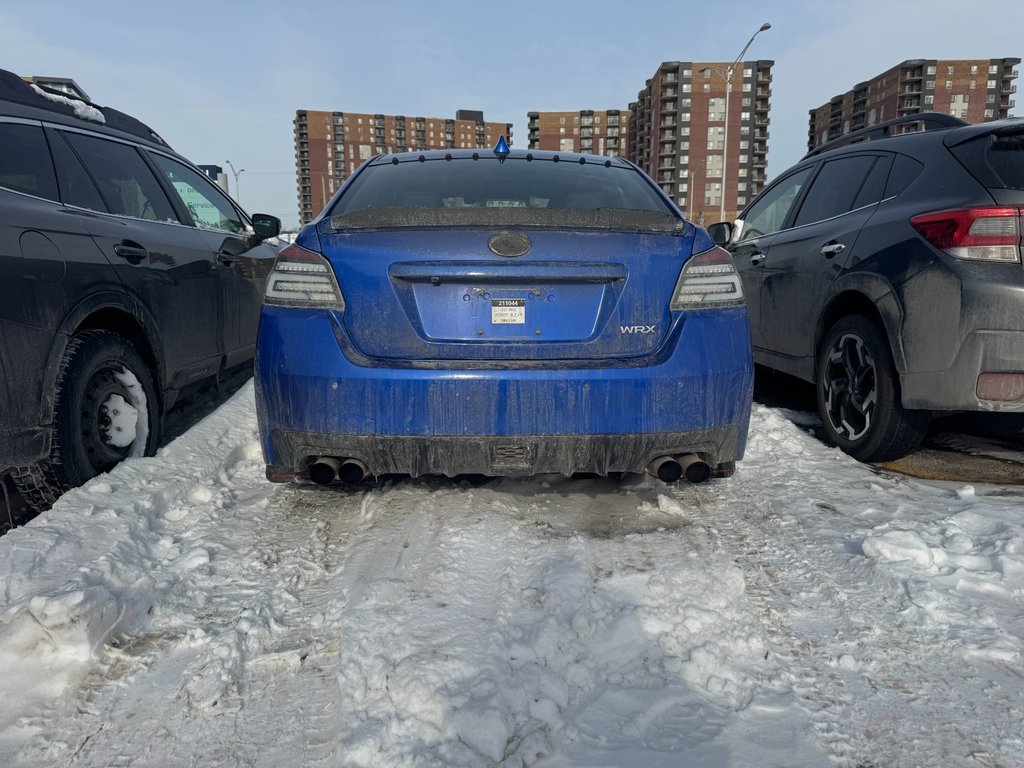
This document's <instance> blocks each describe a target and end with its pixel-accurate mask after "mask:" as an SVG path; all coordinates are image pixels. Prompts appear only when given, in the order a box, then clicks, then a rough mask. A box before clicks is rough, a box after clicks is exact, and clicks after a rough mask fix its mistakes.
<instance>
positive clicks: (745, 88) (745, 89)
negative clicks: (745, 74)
mask: <svg viewBox="0 0 1024 768" xmlns="http://www.w3.org/2000/svg"><path fill="white" fill-rule="evenodd" d="M751 90H752V89H751V87H750V83H744V84H743V92H744V93H750V91H751Z"/></svg>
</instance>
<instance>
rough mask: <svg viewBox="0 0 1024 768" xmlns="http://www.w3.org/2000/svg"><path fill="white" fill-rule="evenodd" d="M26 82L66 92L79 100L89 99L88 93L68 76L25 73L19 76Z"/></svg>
mask: <svg viewBox="0 0 1024 768" xmlns="http://www.w3.org/2000/svg"><path fill="white" fill-rule="evenodd" d="M21 79H22V80H24V81H25V82H26V83H35V84H36V85H41V86H43V87H44V88H50V89H52V90H54V91H60V92H61V93H66V94H67V95H68V96H71V97H72V98H75V99H79V100H81V101H89V94H87V93H86V92H85V91H84V90H83V89H82V86H80V85H79V84H78V83H76V82H75V81H74V80H72V79H71V78H70V77H43V76H42V75H25V76H23V77H22V78H21Z"/></svg>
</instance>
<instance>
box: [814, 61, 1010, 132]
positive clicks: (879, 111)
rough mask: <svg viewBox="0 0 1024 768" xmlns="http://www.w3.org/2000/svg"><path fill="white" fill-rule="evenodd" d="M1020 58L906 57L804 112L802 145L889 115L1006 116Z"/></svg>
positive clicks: (973, 119) (977, 118) (974, 120)
mask: <svg viewBox="0 0 1024 768" xmlns="http://www.w3.org/2000/svg"><path fill="white" fill-rule="evenodd" d="M1019 63H1020V59H945V60H940V59H909V60H907V61H904V62H902V63H900V64H897V65H896V66H895V67H893V68H892V69H888V70H886V71H885V72H883V73H881V74H880V75H876V76H875V77H873V78H871V79H870V80H866V81H864V82H863V83H858V84H857V85H855V86H854V87H853V89H852V90H849V91H847V92H846V93H843V94H839V95H838V96H833V97H832V98H831V99H830V100H829V101H828V102H827V103H826V104H822V105H821V106H820V107H818V108H817V109H812V110H810V121H809V126H808V131H807V148H808V149H809V150H810V149H814V148H815V147H817V146H820V145H821V144H823V143H825V142H826V141H830V140H832V139H835V138H838V137H840V136H842V135H843V134H845V133H849V132H850V131H855V130H857V129H858V128H865V127H867V126H869V125H874V124H875V123H880V122H883V121H884V120H891V119H892V118H894V117H904V116H906V115H912V114H917V113H919V112H943V113H945V114H949V115H953V116H954V117H959V118H961V119H963V120H966V121H967V122H969V123H981V122H987V121H989V120H998V119H1000V118H1003V117H1006V116H1007V115H1008V114H1009V111H1010V109H1012V108H1013V106H1014V101H1013V99H1012V98H1011V96H1012V95H1013V94H1014V93H1015V92H1016V91H1017V86H1016V85H1014V84H1013V81H1014V80H1015V79H1016V78H1017V70H1016V68H1015V67H1016V65H1017V64H1019Z"/></svg>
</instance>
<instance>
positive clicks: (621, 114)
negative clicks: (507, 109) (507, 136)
mask: <svg viewBox="0 0 1024 768" xmlns="http://www.w3.org/2000/svg"><path fill="white" fill-rule="evenodd" d="M527 117H528V118H529V128H530V137H529V138H530V149H550V150H552V151H554V152H582V153H585V154H594V155H607V156H608V157H615V156H617V155H625V154H626V148H627V147H628V146H629V118H630V112H629V110H628V109H609V110H593V109H581V110H579V111H578V112H530V113H528V114H527Z"/></svg>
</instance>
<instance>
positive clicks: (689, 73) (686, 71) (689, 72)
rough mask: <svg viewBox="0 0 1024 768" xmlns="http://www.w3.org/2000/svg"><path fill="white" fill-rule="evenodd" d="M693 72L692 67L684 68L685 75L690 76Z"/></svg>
mask: <svg viewBox="0 0 1024 768" xmlns="http://www.w3.org/2000/svg"><path fill="white" fill-rule="evenodd" d="M692 74H693V70H691V69H684V70H683V77H690V76H691V75H692Z"/></svg>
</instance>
